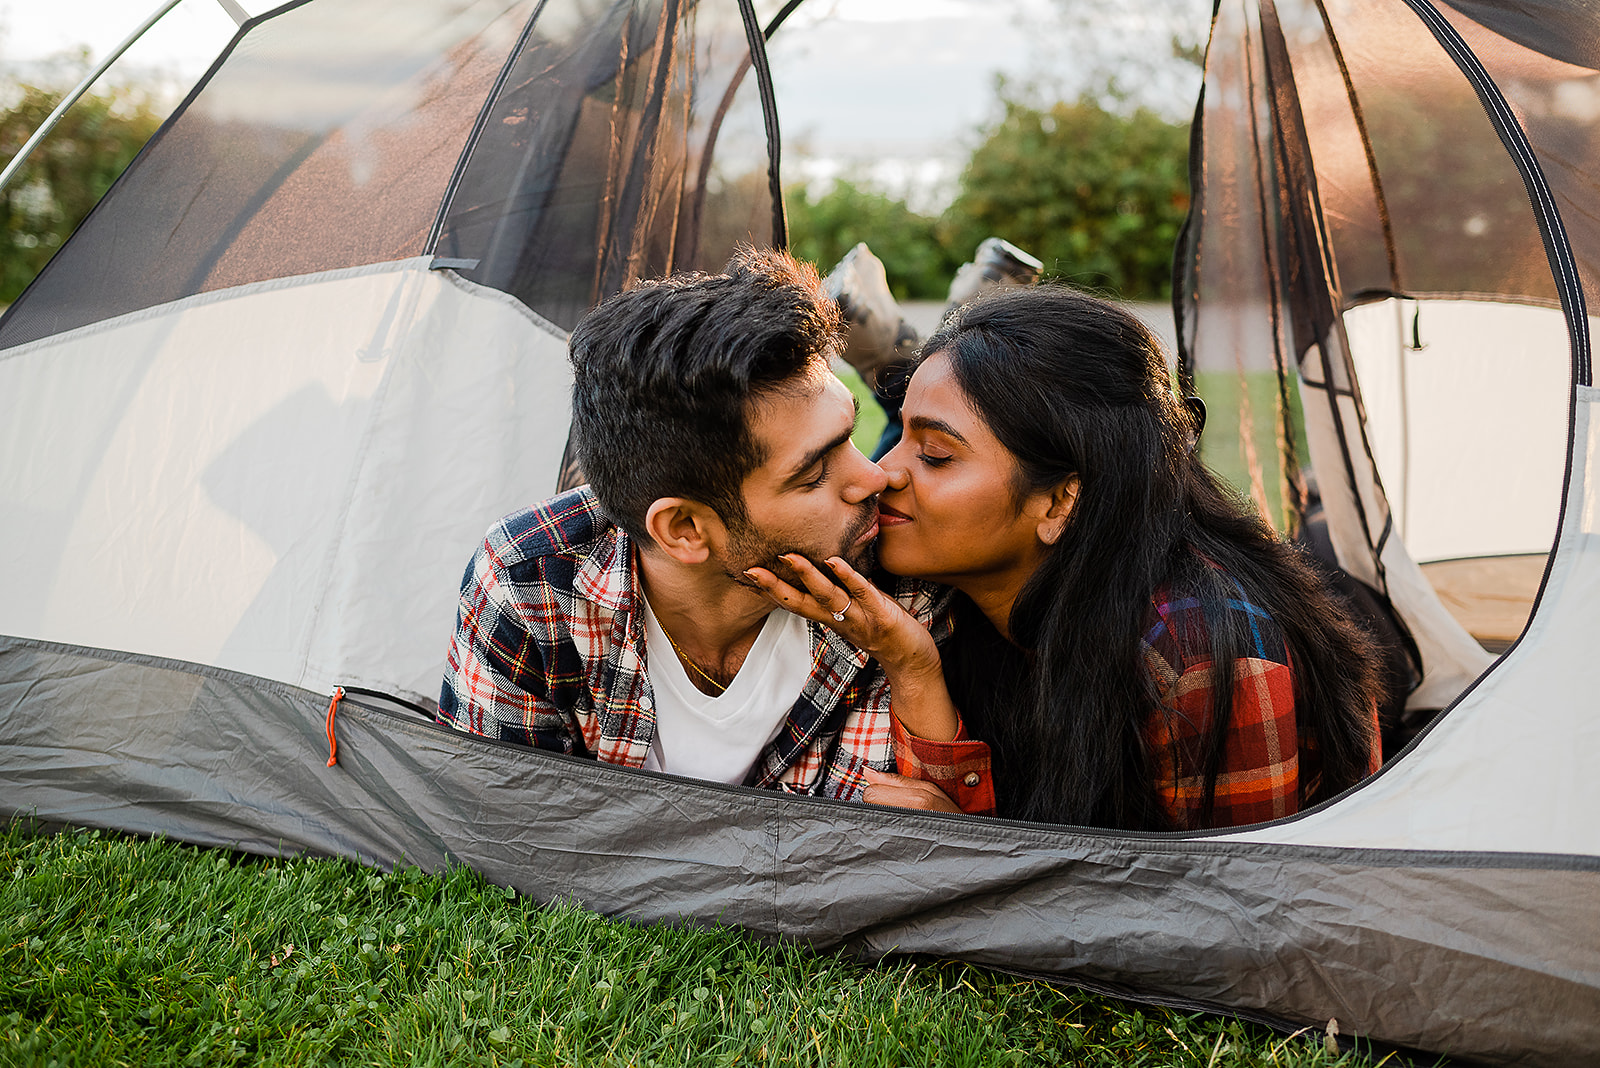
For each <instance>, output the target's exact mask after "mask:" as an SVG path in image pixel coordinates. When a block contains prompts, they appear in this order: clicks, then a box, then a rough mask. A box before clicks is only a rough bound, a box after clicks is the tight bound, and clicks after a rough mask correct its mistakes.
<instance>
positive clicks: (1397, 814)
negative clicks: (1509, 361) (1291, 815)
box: [1224, 386, 1600, 933]
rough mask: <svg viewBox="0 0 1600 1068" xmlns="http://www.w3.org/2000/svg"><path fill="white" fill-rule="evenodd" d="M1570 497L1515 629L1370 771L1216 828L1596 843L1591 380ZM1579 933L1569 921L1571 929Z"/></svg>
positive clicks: (1587, 846) (1596, 561) (1298, 839)
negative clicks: (1554, 544) (1347, 788)
mask: <svg viewBox="0 0 1600 1068" xmlns="http://www.w3.org/2000/svg"><path fill="white" fill-rule="evenodd" d="M1573 440H1574V446H1573V456H1572V478H1571V483H1570V485H1571V490H1570V492H1571V499H1570V500H1569V502H1568V507H1567V510H1566V514H1565V516H1564V518H1563V529H1562V532H1561V540H1560V543H1559V546H1558V548H1557V549H1556V553H1555V559H1554V561H1553V562H1552V564H1551V569H1550V574H1549V578H1548V580H1547V584H1546V587H1545V591H1544V594H1543V597H1542V598H1541V600H1540V603H1539V606H1538V610H1537V612H1536V613H1535V615H1534V618H1533V621H1532V622H1531V623H1530V624H1529V627H1528V630H1527V632H1526V633H1525V634H1524V635H1523V637H1522V640H1521V641H1520V642H1519V643H1518V644H1517V645H1516V647H1515V648H1513V649H1512V650H1511V651H1510V652H1509V653H1507V654H1506V656H1505V658H1504V659H1503V660H1501V662H1500V663H1499V664H1497V665H1496V666H1495V668H1494V670H1492V671H1491V672H1490V673H1489V674H1488V675H1487V676H1485V677H1484V679H1483V680H1482V681H1480V682H1479V683H1478V684H1477V686H1475V687H1474V688H1473V689H1472V690H1471V691H1470V692H1469V693H1467V694H1466V696H1464V697H1463V698H1462V699H1461V701H1460V702H1459V703H1458V704H1457V705H1456V706H1455V707H1454V708H1452V709H1451V710H1450V714H1449V715H1447V716H1445V717H1443V718H1442V719H1440V720H1439V721H1438V722H1436V723H1435V724H1434V725H1433V727H1432V729H1431V730H1429V731H1428V732H1427V733H1426V734H1425V735H1424V736H1423V737H1421V738H1420V739H1418V741H1417V742H1416V744H1415V746H1414V747H1413V748H1412V749H1410V750H1409V751H1408V752H1406V753H1405V754H1403V755H1402V756H1401V757H1400V758H1398V759H1397V760H1395V761H1394V762H1392V763H1391V764H1389V765H1388V766H1386V767H1385V768H1384V769H1383V771H1382V772H1380V773H1379V774H1378V775H1377V776H1376V777H1375V778H1373V779H1370V780H1368V781H1367V782H1366V783H1364V784H1362V785H1361V786H1360V787H1359V788H1357V789H1356V790H1355V791H1354V792H1353V793H1351V794H1349V795H1347V796H1346V797H1345V798H1343V799H1342V800H1339V801H1336V802H1334V803H1333V804H1331V805H1329V806H1328V807H1326V808H1323V809H1320V810H1318V811H1316V812H1313V813H1309V814H1307V815H1304V816H1302V817H1300V818H1298V819H1295V820H1291V821H1287V822H1284V823H1281V824H1276V825H1272V826H1266V827H1259V828H1255V829H1251V830H1246V831H1243V832H1240V833H1239V834H1234V835H1228V836H1224V837H1227V838H1229V839H1230V840H1233V841H1251V842H1280V843H1294V844H1297V845H1327V846H1342V847H1350V848H1366V847H1378V848H1396V849H1426V850H1470V851H1480V852H1505V853H1517V852H1527V853H1551V854H1567V855H1578V856H1600V823H1597V822H1596V820H1595V818H1594V815H1595V813H1596V812H1600V777H1597V776H1596V775H1595V774H1594V771H1593V766H1592V765H1593V761H1592V759H1591V756H1592V754H1594V753H1596V752H1600V715H1596V703H1597V701H1596V697H1595V693H1594V686H1593V683H1592V681H1591V679H1590V677H1589V675H1588V666H1589V663H1590V660H1591V658H1592V657H1593V655H1594V654H1593V648H1592V647H1593V644H1594V633H1595V628H1594V611H1595V605H1597V604H1600V536H1597V535H1600V389H1595V388H1593V387H1588V386H1582V387H1579V388H1578V389H1577V391H1576V429H1575V433H1574V439H1573ZM1575 933H1576V932H1575Z"/></svg>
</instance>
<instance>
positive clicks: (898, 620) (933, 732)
mask: <svg viewBox="0 0 1600 1068" xmlns="http://www.w3.org/2000/svg"><path fill="white" fill-rule="evenodd" d="M780 559H782V560H783V562H784V563H786V564H788V565H789V566H790V567H792V568H794V572H795V574H796V575H797V576H799V579H800V585H801V586H802V587H804V588H803V589H801V588H798V587H796V586H795V585H794V584H793V583H790V582H785V581H783V580H782V579H780V578H778V576H776V575H774V574H773V573H772V572H771V571H769V570H767V569H766V568H764V567H752V568H751V569H750V570H748V571H746V572H745V576H746V577H747V578H749V579H750V581H751V582H754V583H755V584H756V586H757V588H758V589H760V590H761V592H762V593H764V594H766V595H767V596H768V597H769V598H771V599H772V601H773V602H774V603H775V604H777V605H779V606H781V607H783V608H787V609H788V610H789V611H791V612H793V613H794V614H795V615H798V616H804V617H805V618H807V619H810V620H813V621H815V622H817V623H821V624H823V625H824V626H828V627H832V628H833V629H834V630H835V631H837V632H838V633H839V635H840V637H842V638H844V640H845V641H847V642H849V643H850V644H851V645H854V646H855V647H856V648H857V649H860V650H862V651H864V652H866V653H867V654H868V655H870V656H873V657H876V658H877V661H878V663H879V664H881V665H882V666H883V674H884V676H885V677H886V678H887V679H888V680H889V693H890V698H889V700H890V711H891V712H892V713H893V714H894V717H895V719H898V720H899V721H900V725H901V726H902V727H904V728H905V729H906V730H907V731H909V732H911V733H912V734H913V735H915V736H917V737H918V738H926V739H928V740H930V741H936V742H948V741H949V740H950V739H952V738H954V737H955V736H956V734H957V733H958V732H959V731H960V730H961V714H960V713H959V712H957V711H956V707H955V705H954V704H952V703H951V701H950V691H949V689H947V688H946V687H945V683H944V665H943V663H942V662H941V661H940V659H939V647H938V646H937V645H935V644H934V643H933V635H931V634H929V633H928V628H927V627H924V626H923V625H922V624H921V623H918V622H917V620H916V617H914V616H913V615H911V613H909V612H907V611H906V610H905V609H904V608H901V607H900V603H899V602H898V601H896V600H895V599H894V598H893V597H890V596H889V595H888V594H886V593H884V592H883V591H882V590H880V589H878V587H876V586H874V585H873V584H872V583H871V582H869V581H868V580H867V579H866V578H864V577H862V575H861V574H860V573H859V572H857V571H856V569H855V568H853V567H851V566H850V565H849V564H847V563H845V562H844V561H843V560H841V559H839V558H838V557H837V556H835V557H831V558H829V560H828V561H827V564H828V570H829V571H831V572H832V573H833V574H832V576H831V577H830V576H828V575H825V574H823V573H822V571H820V570H819V569H818V568H817V566H816V565H815V564H813V563H812V562H811V561H809V560H807V559H806V558H805V557H803V556H801V555H799V554H798V553H786V554H784V556H782V557H781V558H780ZM907 781H908V782H910V781H913V780H907ZM934 790H935V791H938V787H934Z"/></svg>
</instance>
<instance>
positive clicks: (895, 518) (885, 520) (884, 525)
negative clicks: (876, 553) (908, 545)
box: [878, 501, 911, 530]
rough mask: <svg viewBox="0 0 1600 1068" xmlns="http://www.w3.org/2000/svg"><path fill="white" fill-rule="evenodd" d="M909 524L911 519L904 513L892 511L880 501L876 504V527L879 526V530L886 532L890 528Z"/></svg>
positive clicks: (892, 509)
mask: <svg viewBox="0 0 1600 1068" xmlns="http://www.w3.org/2000/svg"><path fill="white" fill-rule="evenodd" d="M909 522H911V517H910V516H908V515H906V514H905V513H904V512H901V511H898V510H897V509H894V508H890V507H889V506H888V505H887V504H884V503H883V502H882V501H879V502H878V526H879V528H881V529H883V530H888V529H889V528H890V527H898V526H900V525H901V524H902V523H909Z"/></svg>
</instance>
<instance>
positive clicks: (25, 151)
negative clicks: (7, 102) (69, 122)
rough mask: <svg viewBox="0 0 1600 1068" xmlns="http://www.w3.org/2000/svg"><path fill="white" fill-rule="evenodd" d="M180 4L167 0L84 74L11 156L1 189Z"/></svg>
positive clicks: (1, 175) (0, 174)
mask: <svg viewBox="0 0 1600 1068" xmlns="http://www.w3.org/2000/svg"><path fill="white" fill-rule="evenodd" d="M178 3H179V0H163V2H162V4H161V6H160V7H158V8H156V11H155V14H153V15H151V16H150V17H149V18H147V19H145V20H144V22H142V23H140V24H139V28H138V29H136V30H134V31H133V32H132V33H130V34H128V36H127V37H126V38H124V39H123V42H122V43H121V44H119V45H118V46H117V47H116V48H114V49H112V51H111V52H110V53H109V54H108V55H107V56H106V58H105V59H103V60H101V61H100V65H99V66H98V67H96V68H95V69H94V70H92V71H90V72H89V73H88V74H87V75H85V76H84V79H83V80H82V81H81V82H79V83H78V84H77V86H76V87H75V88H74V89H73V90H72V92H70V93H68V94H67V95H66V96H64V97H62V98H61V103H59V104H57V105H56V108H55V110H54V111H52V112H51V113H50V117H49V118H47V119H45V120H44V124H43V125H42V126H40V127H39V128H38V129H37V130H35V131H33V136H32V137H30V138H28V143H27V144H25V145H23V146H22V148H21V149H19V150H18V152H17V154H16V155H15V156H13V157H12V158H11V162H10V163H8V164H6V169H5V170H4V171H0V190H3V189H5V187H6V186H7V185H9V184H10V182H11V178H12V176H13V175H15V174H16V173H17V171H19V170H21V169H22V165H23V164H24V163H25V162H27V159H28V157H29V156H30V155H32V153H33V150H34V149H35V148H36V147H38V145H39V142H40V141H43V140H44V139H45V138H46V137H47V136H49V134H50V131H51V130H54V129H55V128H56V123H58V122H60V121H61V116H63V115H65V114H66V113H67V109H68V108H70V107H71V106H72V105H73V104H76V103H77V102H78V98H79V97H81V96H82V95H83V94H84V93H86V92H88V91H89V86H91V85H93V84H94V83H95V80H96V79H98V78H99V77H100V75H102V74H104V73H105V72H106V70H107V68H109V67H110V66H111V64H113V63H115V62H116V61H117V60H118V59H120V58H121V56H122V53H124V52H126V51H127V50H128V48H129V47H130V46H131V45H132V44H133V42H135V41H137V40H138V39H139V38H141V37H143V36H144V34H145V31H146V30H148V29H149V28H150V27H152V26H154V25H155V24H156V23H157V22H158V21H160V19H161V16H163V15H165V14H166V13H167V12H169V11H171V10H172V9H173V8H175V7H177V6H178Z"/></svg>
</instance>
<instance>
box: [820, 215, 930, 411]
mask: <svg viewBox="0 0 1600 1068" xmlns="http://www.w3.org/2000/svg"><path fill="white" fill-rule="evenodd" d="M823 284H824V285H825V286H826V287H827V290H828V295H829V296H830V297H832V298H833V299H834V300H836V301H838V302H839V310H840V311H841V312H843V313H844V319H845V322H846V323H848V324H849V325H850V332H849V337H848V338H847V340H846V341H845V347H844V352H843V353H841V355H842V356H843V357H844V362H845V363H848V364H849V365H850V366H851V367H854V368H855V369H856V371H857V372H858V373H860V375H861V380H862V381H863V382H865V383H866V384H867V386H868V387H871V386H873V385H875V384H876V382H877V379H878V372H880V371H881V370H883V369H884V368H885V367H889V366H890V365H892V364H896V363H900V362H902V361H904V360H907V359H910V358H911V355H912V353H914V352H916V350H917V346H918V345H919V344H920V343H921V339H920V338H919V337H918V336H917V332H916V330H914V329H913V328H912V327H911V325H910V324H909V323H907V322H906V321H905V319H904V318H902V317H901V315H900V305H899V304H897V303H896V302H895V299H894V294H893V293H890V292H889V279H888V277H887V276H886V275H885V274H884V271H883V261H881V260H879V259H878V257H876V256H874V255H873V254H872V250H871V249H869V248H867V245H866V242H864V241H863V242H861V243H860V244H858V245H856V247H855V248H853V249H851V250H850V251H849V252H846V253H845V254H844V259H842V260H840V261H839V264H838V266H836V267H834V269H833V270H832V271H830V272H828V277H827V279H826V280H825V281H824V283H823Z"/></svg>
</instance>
